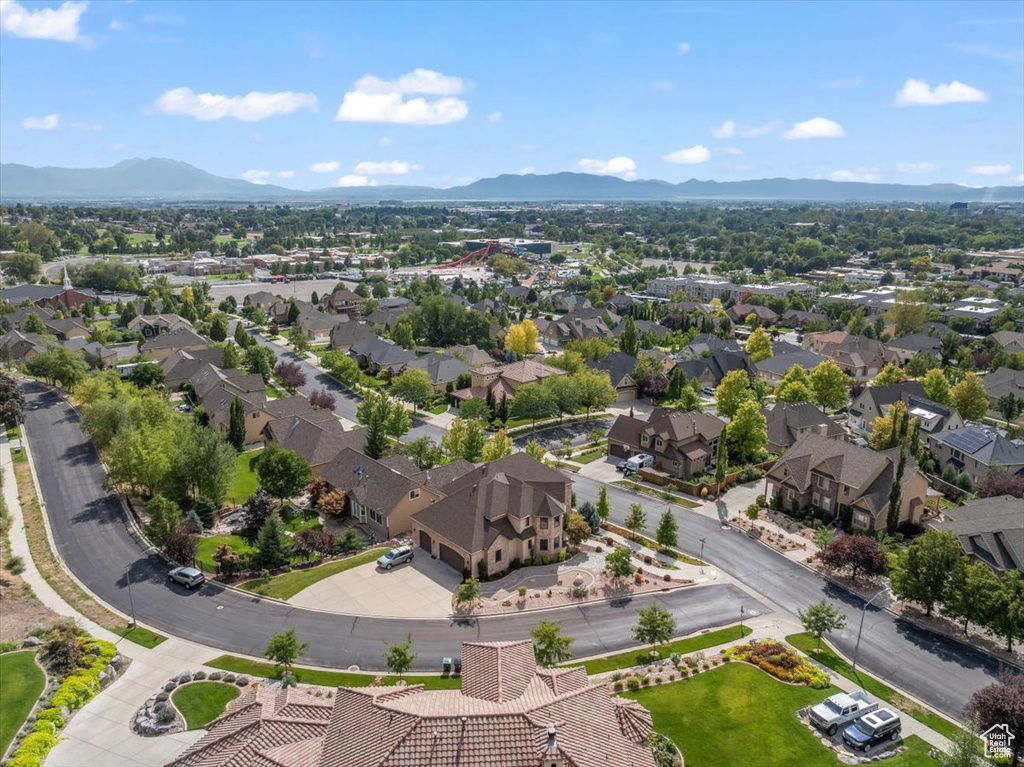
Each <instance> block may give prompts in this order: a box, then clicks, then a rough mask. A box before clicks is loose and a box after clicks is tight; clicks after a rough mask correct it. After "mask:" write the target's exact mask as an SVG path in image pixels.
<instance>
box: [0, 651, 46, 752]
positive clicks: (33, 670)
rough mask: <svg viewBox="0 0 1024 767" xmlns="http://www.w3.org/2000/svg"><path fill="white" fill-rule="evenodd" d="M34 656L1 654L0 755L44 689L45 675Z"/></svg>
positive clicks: (13, 653)
mask: <svg viewBox="0 0 1024 767" xmlns="http://www.w3.org/2000/svg"><path fill="white" fill-rule="evenodd" d="M35 655H36V653H35V650H24V651H22V652H9V653H4V654H3V655H0V690H3V695H2V696H0V697H2V700H3V705H2V706H0V755H3V753H4V752H5V751H6V750H7V747H8V746H9V745H11V741H12V740H14V736H15V735H16V734H17V733H18V730H20V729H21V725H23V724H24V723H25V719H26V718H27V717H28V715H29V714H30V713H31V712H32V707H33V706H35V704H36V701H37V700H38V699H39V696H40V695H42V693H43V688H44V687H46V674H44V673H43V670H42V669H41V668H39V666H37V665H36V661H35Z"/></svg>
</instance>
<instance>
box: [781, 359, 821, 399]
mask: <svg viewBox="0 0 1024 767" xmlns="http://www.w3.org/2000/svg"><path fill="white" fill-rule="evenodd" d="M775 399H776V400H778V401H779V402H810V401H811V400H812V399H814V393H813V391H812V390H811V379H810V377H809V376H808V375H807V371H806V370H804V369H803V368H802V367H801V366H800V365H793V366H791V367H790V368H789V370H787V371H786V374H785V375H784V376H782V380H780V381H779V385H778V386H776V387H775Z"/></svg>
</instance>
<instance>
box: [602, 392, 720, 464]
mask: <svg viewBox="0 0 1024 767" xmlns="http://www.w3.org/2000/svg"><path fill="white" fill-rule="evenodd" d="M724 429H725V422H724V421H722V420H721V419H719V418H716V417H715V416H713V415H709V414H707V413H699V412H696V413H683V412H680V411H678V410H672V409H671V408H655V409H654V410H653V411H652V412H651V415H650V418H649V419H648V420H646V421H643V420H641V419H639V418H632V417H630V416H628V415H620V416H619V417H618V418H616V419H615V422H614V423H613V424H612V428H611V429H610V430H609V431H608V454H609V455H614V456H617V457H619V458H629V457H630V456H632V455H636V454H637V453H650V454H651V455H653V456H654V468H655V469H657V470H659V471H663V472H665V473H666V474H668V475H670V476H672V477H675V478H677V479H684V478H687V477H691V476H693V475H694V474H704V473H706V472H708V471H710V470H711V469H713V468H714V466H715V461H716V460H717V458H718V440H719V438H720V437H721V436H722V431H723V430H724Z"/></svg>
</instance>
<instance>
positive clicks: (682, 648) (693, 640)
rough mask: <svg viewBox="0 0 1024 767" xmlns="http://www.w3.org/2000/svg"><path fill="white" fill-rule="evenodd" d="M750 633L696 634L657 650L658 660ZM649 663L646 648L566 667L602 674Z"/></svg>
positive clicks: (741, 630) (736, 629)
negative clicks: (575, 667) (580, 668)
mask: <svg viewBox="0 0 1024 767" xmlns="http://www.w3.org/2000/svg"><path fill="white" fill-rule="evenodd" d="M749 633H750V628H749V627H748V626H743V627H742V628H741V627H740V626H729V627H727V628H724V629H717V630H715V631H709V632H708V633H706V634H698V635H697V636H694V637H688V638H687V639H680V640H678V641H675V642H669V643H668V644H666V645H662V646H661V647H659V648H658V659H659V660H661V659H663V658H670V657H672V655H674V654H677V653H678V654H679V655H687V654H689V653H694V652H697V651H699V650H706V649H707V648H708V647H716V646H718V645H720V644H725V643H726V642H732V641H735V640H737V639H742V638H743V637H745V636H747V635H748V634H749ZM650 662H651V651H650V649H648V648H644V649H642V650H629V651H628V652H622V653H618V654H616V655H607V656H605V657H604V658H594V659H593V660H588V661H583V663H573V662H570V663H567V664H565V665H567V666H583V668H585V669H586V670H587V674H603V673H605V672H607V671H618V670H619V669H623V668H631V667H633V666H643V665H645V664H647V663H650Z"/></svg>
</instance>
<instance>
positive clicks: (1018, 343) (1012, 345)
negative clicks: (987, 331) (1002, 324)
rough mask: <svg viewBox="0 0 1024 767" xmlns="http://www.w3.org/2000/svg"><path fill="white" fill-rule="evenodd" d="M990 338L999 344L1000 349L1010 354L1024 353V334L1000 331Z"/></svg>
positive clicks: (1013, 331)
mask: <svg viewBox="0 0 1024 767" xmlns="http://www.w3.org/2000/svg"><path fill="white" fill-rule="evenodd" d="M989 338H991V339H992V340H993V341H995V342H996V343H997V344H999V346H1000V348H1001V349H1002V350H1003V351H1004V352H1006V353H1008V354H1020V353H1021V352H1024V333H1018V332H1016V331H1015V330H1000V331H997V332H995V333H993V334H992V335H991V336H989Z"/></svg>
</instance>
